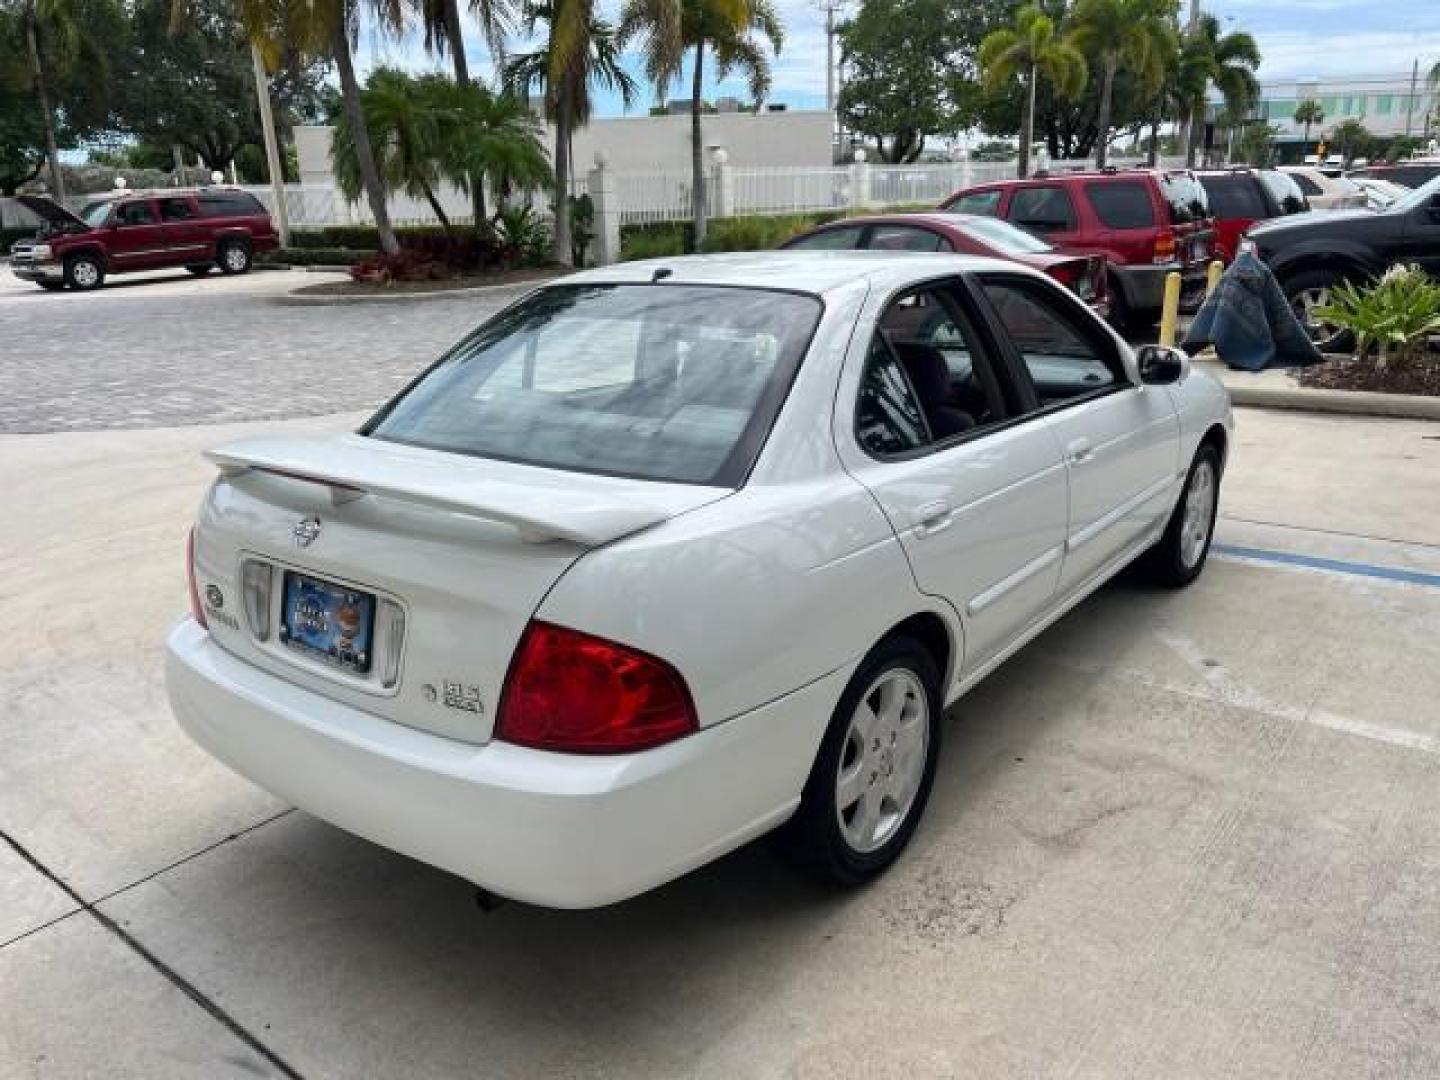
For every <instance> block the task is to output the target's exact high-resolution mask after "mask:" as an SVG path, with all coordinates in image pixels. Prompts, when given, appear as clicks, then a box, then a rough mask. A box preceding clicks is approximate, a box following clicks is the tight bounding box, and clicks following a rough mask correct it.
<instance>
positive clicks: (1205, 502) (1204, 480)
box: [1145, 443, 1221, 589]
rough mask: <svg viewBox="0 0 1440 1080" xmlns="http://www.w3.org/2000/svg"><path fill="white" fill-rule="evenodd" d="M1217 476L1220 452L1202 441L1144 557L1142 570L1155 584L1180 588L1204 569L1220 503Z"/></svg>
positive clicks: (1218, 476)
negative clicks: (1177, 497)
mask: <svg viewBox="0 0 1440 1080" xmlns="http://www.w3.org/2000/svg"><path fill="white" fill-rule="evenodd" d="M1220 475H1221V470H1220V452H1219V451H1218V450H1217V449H1216V448H1215V446H1214V445H1213V444H1211V443H1202V444H1201V446H1200V449H1199V450H1198V451H1196V453H1195V459H1194V460H1193V461H1192V462H1191V463H1190V472H1189V474H1188V475H1187V476H1186V477H1185V488H1184V490H1182V491H1181V492H1180V500H1179V501H1178V502H1177V503H1176V504H1175V509H1174V510H1173V511H1172V512H1171V514H1170V520H1169V522H1167V523H1166V525H1165V532H1164V533H1162V534H1161V536H1160V539H1159V540H1158V541H1157V542H1156V544H1155V546H1154V547H1152V548H1151V549H1150V550H1149V551H1148V552H1147V553H1146V556H1145V569H1146V570H1147V571H1148V572H1149V575H1150V577H1151V578H1152V579H1153V580H1154V581H1155V582H1157V583H1158V584H1160V585H1164V586H1167V587H1168V588H1172V589H1183V588H1184V587H1185V586H1186V585H1189V584H1190V583H1191V582H1192V581H1194V580H1195V579H1196V578H1197V577H1199V576H1200V571H1202V570H1204V569H1205V560H1206V559H1207V558H1208V557H1209V555H1210V541H1211V539H1212V538H1213V537H1214V535H1215V518H1216V509H1217V507H1218V506H1219V504H1220Z"/></svg>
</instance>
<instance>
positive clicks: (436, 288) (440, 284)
mask: <svg viewBox="0 0 1440 1080" xmlns="http://www.w3.org/2000/svg"><path fill="white" fill-rule="evenodd" d="M562 272H563V273H568V272H569V271H568V270H565V271H562V270H561V269H560V268H559V267H548V266H534V267H526V268H525V269H523V270H505V271H501V272H499V273H494V274H474V275H470V276H465V277H452V278H441V279H440V280H438V281H391V282H387V283H385V284H381V283H379V282H371V281H326V282H322V283H320V284H318V285H303V286H301V287H300V288H298V289H296V290H295V291H294V292H293V293H292V295H294V296H403V295H405V294H406V293H433V292H452V291H454V290H455V289H474V288H477V287H480V286H484V285H518V284H523V283H524V282H527V281H544V280H545V279H546V278H552V277H555V276H556V275H557V274H559V273H562Z"/></svg>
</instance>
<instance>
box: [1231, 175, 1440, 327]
mask: <svg viewBox="0 0 1440 1080" xmlns="http://www.w3.org/2000/svg"><path fill="white" fill-rule="evenodd" d="M1247 238H1248V239H1249V240H1250V241H1251V242H1253V243H1254V245H1255V249H1256V251H1257V253H1258V254H1259V255H1260V257H1261V258H1262V259H1264V260H1265V262H1266V263H1268V264H1269V266H1270V269H1271V270H1273V271H1274V272H1275V276H1276V277H1277V278H1278V279H1279V281H1280V287H1281V289H1283V290H1284V292H1285V296H1286V298H1287V299H1288V300H1289V301H1290V304H1291V306H1292V307H1293V308H1294V309H1295V313H1296V314H1297V315H1298V316H1299V317H1300V319H1301V321H1302V322H1303V323H1304V324H1305V326H1306V329H1307V330H1308V331H1309V332H1310V336H1311V338H1312V339H1313V340H1314V341H1315V343H1316V344H1317V345H1319V346H1320V348H1321V349H1322V350H1325V351H1337V350H1341V349H1344V348H1345V347H1346V346H1347V344H1348V341H1349V335H1348V334H1347V333H1345V332H1343V331H1341V330H1339V329H1338V328H1336V327H1334V326H1331V325H1328V324H1326V323H1325V322H1324V321H1323V320H1321V319H1319V318H1317V317H1316V315H1315V314H1314V310H1315V309H1316V308H1317V307H1320V306H1322V305H1324V304H1327V303H1329V300H1330V290H1331V289H1333V288H1334V287H1335V286H1336V284H1338V283H1339V282H1342V281H1351V282H1361V281H1364V280H1366V279H1368V278H1373V277H1375V276H1376V275H1378V274H1382V273H1384V271H1385V269H1386V268H1387V267H1389V266H1392V265H1394V264H1395V263H1402V262H1403V263H1416V264H1418V265H1420V266H1421V267H1423V268H1424V269H1425V270H1426V271H1428V272H1429V273H1430V274H1431V276H1433V277H1437V278H1440V176H1437V177H1436V178H1435V179H1433V180H1431V181H1430V182H1429V183H1427V184H1425V185H1424V186H1423V187H1419V188H1417V189H1415V190H1414V191H1411V192H1410V193H1409V194H1407V195H1405V196H1404V197H1403V198H1401V199H1398V200H1396V201H1395V202H1393V203H1391V204H1390V206H1388V207H1387V208H1386V209H1384V210H1380V211H1375V210H1337V211H1330V212H1326V213H1314V214H1300V215H1297V216H1295V217H1288V218H1277V219H1275V220H1272V221H1264V222H1261V223H1260V224H1258V225H1256V226H1255V227H1254V228H1253V229H1251V230H1250V232H1249V233H1248V234H1247Z"/></svg>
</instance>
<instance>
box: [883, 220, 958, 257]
mask: <svg viewBox="0 0 1440 1080" xmlns="http://www.w3.org/2000/svg"><path fill="white" fill-rule="evenodd" d="M865 246H866V247H867V248H869V249H870V250H872V251H954V250H955V248H954V247H953V246H952V245H951V243H950V241H949V240H946V239H945V237H943V236H941V235H940V234H939V233H934V232H931V231H930V230H929V229H918V228H916V227H915V226H914V225H876V226H875V227H874V228H873V229H871V230H870V239H869V240H867V241H866V242H865Z"/></svg>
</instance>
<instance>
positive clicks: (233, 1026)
mask: <svg viewBox="0 0 1440 1080" xmlns="http://www.w3.org/2000/svg"><path fill="white" fill-rule="evenodd" d="M284 813H289V811H288V810H287V811H284ZM275 816H276V817H279V816H281V815H279V814H277V815H275ZM273 820H274V818H269V819H267V821H273ZM264 824H266V822H260V823H259V824H258V825H254V826H251V828H259V826H260V825H264ZM243 831H247V832H248V831H249V830H243ZM238 835H239V833H236V834H234V835H232V836H227V837H226V838H225V839H224V840H221V841H219V843H222V844H223V843H227V842H228V841H230V840H232V839H234V837H235V836H238ZM0 840H3V841H4V842H5V843H6V844H8V845H9V846H10V848H11V849H12V850H13V851H14V852H15V854H16V855H19V856H20V858H22V859H24V860H25V862H27V863H28V864H29V865H30V867H31V868H32V869H34V871H35V872H36V873H37V874H39V875H40V876H41V877H43V878H45V879H46V880H47V881H49V882H50V883H51V884H53V885H54V886H55V887H56V888H58V889H59V890H60V891H61V892H63V893H64V894H65V895H66V896H68V897H69V898H70V899H71V900H72V901H73V902H74V903H75V905H76V910H75V911H72V912H70V913H69V914H67V915H63V916H61V917H60V918H59V919H55V920H53V921H52V922H51V923H49V924H47V925H54V923H56V922H60V921H61V920H63V919H67V918H70V917H71V916H73V915H77V914H79V913H80V912H82V911H83V912H85V913H87V914H89V915H90V917H91V918H93V919H94V920H95V921H96V922H97V923H99V924H100V926H101V927H102V928H104V929H105V930H108V931H109V932H110V933H112V934H114V935H115V937H117V938H119V939H120V941H121V942H122V943H123V944H125V945H127V946H129V948H130V950H131V951H132V952H134V953H135V955H137V956H138V957H140V959H141V960H143V961H145V963H147V964H149V965H150V966H151V967H152V968H154V969H155V971H156V972H158V973H159V974H160V975H161V976H162V977H164V978H165V979H166V980H167V981H168V982H169V983H170V984H171V985H172V986H174V987H175V988H176V989H177V990H179V991H180V992H181V993H182V994H184V995H185V996H186V997H188V998H189V999H190V1000H191V1001H193V1002H194V1003H195V1004H196V1005H198V1006H199V1007H200V1008H201V1009H203V1010H204V1011H205V1012H207V1013H208V1014H209V1015H210V1017H211V1019H213V1020H215V1021H216V1022H217V1023H219V1024H220V1025H221V1026H222V1027H224V1028H225V1029H226V1030H228V1031H229V1032H230V1033H231V1034H232V1035H234V1036H235V1037H236V1038H237V1039H239V1040H240V1041H241V1042H243V1043H244V1044H245V1045H246V1046H248V1047H249V1048H250V1049H251V1050H253V1051H254V1052H255V1053H256V1054H258V1055H260V1057H262V1058H264V1059H265V1060H266V1061H268V1062H269V1063H270V1064H271V1065H273V1066H274V1067H275V1068H276V1069H277V1070H279V1072H280V1075H281V1076H284V1077H286V1078H287V1080H304V1077H303V1076H301V1074H300V1073H299V1071H298V1070H296V1069H295V1068H294V1066H292V1065H291V1064H290V1063H289V1062H287V1061H286V1060H285V1059H284V1058H282V1057H281V1056H280V1055H279V1054H278V1053H276V1052H275V1051H274V1050H272V1049H270V1047H268V1046H266V1045H265V1044H264V1043H263V1042H261V1041H260V1039H259V1038H257V1037H256V1036H255V1035H254V1034H252V1033H251V1032H250V1030H249V1029H248V1028H246V1027H245V1025H244V1024H242V1023H240V1021H238V1020H236V1019H235V1018H234V1017H233V1016H231V1015H230V1014H229V1013H228V1012H226V1011H225V1010H224V1009H222V1008H221V1007H220V1006H219V1005H217V1004H216V1003H215V1002H214V1001H213V1000H211V998H210V997H209V996H208V995H206V993H205V992H204V991H203V990H201V989H200V988H199V987H198V986H196V985H195V984H194V983H192V982H191V981H190V980H189V979H187V978H185V976H183V975H181V974H180V973H179V972H178V971H176V970H175V969H174V968H172V967H171V966H170V965H169V964H167V963H166V962H165V961H164V960H161V959H160V957H158V956H156V955H155V954H154V953H153V952H151V951H150V950H149V949H148V948H147V947H146V946H145V945H144V944H142V943H141V942H140V941H139V939H137V938H136V937H135V936H134V935H133V934H131V933H130V932H129V931H128V930H126V929H125V928H124V927H123V926H121V925H120V924H119V923H118V922H116V921H115V920H114V919H112V918H111V917H110V916H109V915H107V914H105V912H103V911H101V910H100V909H99V908H98V907H96V906H95V905H96V904H99V903H101V902H103V901H104V900H107V899H109V898H110V896H115V895H118V893H120V892H124V891H125V890H124V889H120V890H117V891H116V892H115V893H111V894H109V896H104V897H101V898H100V899H99V900H96V901H94V902H93V903H88V902H86V901H85V900H84V899H83V898H82V897H81V896H80V894H79V893H78V892H76V891H75V889H74V888H73V887H72V886H71V885H70V883H69V882H67V881H66V880H65V879H64V878H62V877H61V876H60V875H59V874H57V873H55V872H54V871H53V870H51V869H50V868H49V867H48V866H46V865H45V864H44V863H42V862H41V861H40V860H39V859H38V858H36V857H35V856H34V855H32V854H31V853H30V851H29V850H28V849H27V848H26V847H25V846H24V845H23V844H21V843H20V842H19V841H18V840H16V839H15V838H14V837H12V836H11V835H10V834H9V833H7V832H5V831H4V830H3V829H0ZM215 846H216V845H214V844H212V845H211V846H210V848H205V849H204V850H203V851H197V852H195V853H194V855H191V856H188V857H187V858H186V859H181V860H179V862H177V863H174V864H172V866H178V865H179V864H180V863H181V862H187V861H188V860H189V859H190V858H194V857H195V856H196V855H200V854H203V853H204V851H208V850H211V848H213V847H215ZM168 869H171V867H165V868H164V869H162V870H157V871H156V874H161V873H164V872H165V870H168ZM154 876H155V874H152V875H150V877H154ZM142 880H148V878H147V879H142ZM138 884H140V882H138V881H137V882H132V883H131V884H130V885H127V886H126V888H134V887H135V885H138ZM36 929H37V930H38V929H41V928H40V927H37V928H36ZM32 932H33V931H32ZM21 936H22V937H24V936H26V935H21ZM17 940H18V939H17Z"/></svg>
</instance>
